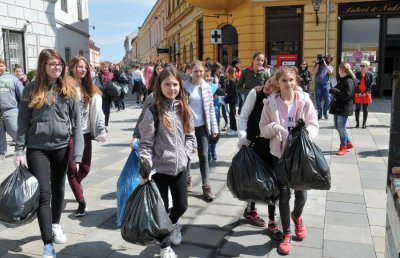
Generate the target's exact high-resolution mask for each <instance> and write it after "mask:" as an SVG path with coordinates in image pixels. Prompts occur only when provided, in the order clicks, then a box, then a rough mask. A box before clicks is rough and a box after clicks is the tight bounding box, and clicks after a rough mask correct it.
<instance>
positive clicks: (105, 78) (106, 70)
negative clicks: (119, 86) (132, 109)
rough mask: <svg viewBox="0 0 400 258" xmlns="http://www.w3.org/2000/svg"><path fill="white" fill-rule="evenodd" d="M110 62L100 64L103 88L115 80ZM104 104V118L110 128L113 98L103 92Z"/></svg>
mask: <svg viewBox="0 0 400 258" xmlns="http://www.w3.org/2000/svg"><path fill="white" fill-rule="evenodd" d="M110 64H111V63H110V62H108V61H104V62H101V63H100V66H101V71H100V74H99V76H100V78H101V81H102V83H103V86H104V85H106V84H107V83H109V82H111V81H112V80H113V79H114V74H113V73H112V72H111V70H110ZM102 101H103V103H102V109H103V113H104V118H105V125H106V126H108V121H109V120H110V108H111V102H112V97H111V96H110V95H108V94H106V93H105V92H104V91H103V100H102Z"/></svg>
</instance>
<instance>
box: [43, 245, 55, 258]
mask: <svg viewBox="0 0 400 258" xmlns="http://www.w3.org/2000/svg"><path fill="white" fill-rule="evenodd" d="M42 258H56V250H54V246H53V244H47V245H45V246H44V248H43V256H42Z"/></svg>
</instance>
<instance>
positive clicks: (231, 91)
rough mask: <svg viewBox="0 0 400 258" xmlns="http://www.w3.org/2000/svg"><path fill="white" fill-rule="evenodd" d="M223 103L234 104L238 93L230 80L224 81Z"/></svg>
mask: <svg viewBox="0 0 400 258" xmlns="http://www.w3.org/2000/svg"><path fill="white" fill-rule="evenodd" d="M225 93H226V95H225V103H231V104H236V102H237V99H238V93H237V90H236V82H235V81H232V80H226V81H225Z"/></svg>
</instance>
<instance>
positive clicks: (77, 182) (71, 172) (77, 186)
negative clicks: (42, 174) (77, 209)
mask: <svg viewBox="0 0 400 258" xmlns="http://www.w3.org/2000/svg"><path fill="white" fill-rule="evenodd" d="M83 138H84V140H85V146H84V149H83V156H82V163H81V164H79V170H78V166H77V165H76V164H75V163H74V151H73V149H74V141H73V139H72V138H71V139H70V141H69V147H70V157H69V163H68V172H67V176H68V182H69V185H70V186H71V189H72V192H73V193H74V195H75V199H76V200H77V201H78V202H83V201H84V200H85V197H84V196H83V190H82V185H81V182H82V180H83V179H84V178H85V177H86V176H87V175H88V174H89V171H90V165H91V162H92V136H91V135H90V133H86V134H84V135H83Z"/></svg>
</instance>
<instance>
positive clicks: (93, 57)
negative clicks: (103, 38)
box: [89, 40, 100, 67]
mask: <svg viewBox="0 0 400 258" xmlns="http://www.w3.org/2000/svg"><path fill="white" fill-rule="evenodd" d="M89 52H90V64H91V65H92V66H93V67H100V48H99V47H97V46H96V42H94V41H93V40H89Z"/></svg>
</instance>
